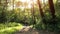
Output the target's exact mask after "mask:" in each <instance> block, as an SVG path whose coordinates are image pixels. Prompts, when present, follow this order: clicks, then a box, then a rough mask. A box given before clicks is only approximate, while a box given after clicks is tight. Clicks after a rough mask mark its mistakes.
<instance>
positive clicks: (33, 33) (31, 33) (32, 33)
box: [15, 26, 56, 34]
mask: <svg viewBox="0 0 60 34" xmlns="http://www.w3.org/2000/svg"><path fill="white" fill-rule="evenodd" d="M15 34H56V33H54V32H48V31H37V30H36V29H32V28H31V27H30V26H24V28H23V29H21V30H20V31H18V32H15Z"/></svg>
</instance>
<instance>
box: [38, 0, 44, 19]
mask: <svg viewBox="0 0 60 34" xmlns="http://www.w3.org/2000/svg"><path fill="white" fill-rule="evenodd" d="M37 2H38V6H39V11H40V14H41V17H42V18H43V17H44V14H43V10H42V8H41V3H40V2H41V1H40V0H37Z"/></svg>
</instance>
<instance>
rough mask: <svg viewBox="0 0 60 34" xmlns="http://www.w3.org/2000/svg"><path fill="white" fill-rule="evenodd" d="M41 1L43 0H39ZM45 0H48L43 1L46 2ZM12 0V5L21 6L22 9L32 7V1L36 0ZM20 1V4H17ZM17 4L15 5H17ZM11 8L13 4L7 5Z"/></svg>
mask: <svg viewBox="0 0 60 34" xmlns="http://www.w3.org/2000/svg"><path fill="white" fill-rule="evenodd" d="M43 1H44V0H41V2H42V3H43ZM46 1H48V0H45V3H46ZM14 2H15V4H14V7H15V8H21V9H24V8H31V7H32V5H31V4H32V3H33V2H34V3H36V2H37V0H14ZM20 2H22V3H21V4H20V5H19V3H20ZM16 4H17V5H18V6H17V5H16ZM25 5H26V6H25ZM9 7H10V8H11V9H13V5H11V6H9Z"/></svg>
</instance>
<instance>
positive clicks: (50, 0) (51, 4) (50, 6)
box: [48, 0, 55, 19]
mask: <svg viewBox="0 0 60 34" xmlns="http://www.w3.org/2000/svg"><path fill="white" fill-rule="evenodd" d="M48 2H49V8H50V12H51V15H52V18H53V19H54V18H55V9H54V4H53V0H48Z"/></svg>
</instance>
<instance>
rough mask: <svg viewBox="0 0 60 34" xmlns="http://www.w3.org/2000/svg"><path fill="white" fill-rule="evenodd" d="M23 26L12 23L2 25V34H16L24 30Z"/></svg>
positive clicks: (0, 27) (0, 33) (0, 26)
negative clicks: (15, 33)
mask: <svg viewBox="0 0 60 34" xmlns="http://www.w3.org/2000/svg"><path fill="white" fill-rule="evenodd" d="M22 26H23V25H22V24H20V23H15V22H10V23H5V24H4V23H1V24H0V34H14V32H16V31H18V30H20V29H22Z"/></svg>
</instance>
